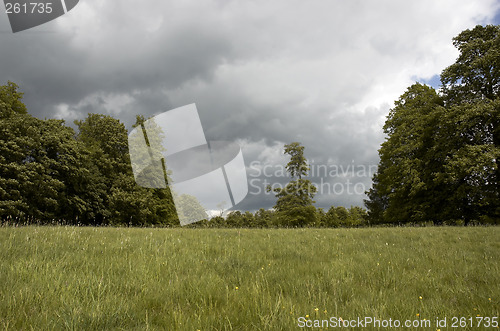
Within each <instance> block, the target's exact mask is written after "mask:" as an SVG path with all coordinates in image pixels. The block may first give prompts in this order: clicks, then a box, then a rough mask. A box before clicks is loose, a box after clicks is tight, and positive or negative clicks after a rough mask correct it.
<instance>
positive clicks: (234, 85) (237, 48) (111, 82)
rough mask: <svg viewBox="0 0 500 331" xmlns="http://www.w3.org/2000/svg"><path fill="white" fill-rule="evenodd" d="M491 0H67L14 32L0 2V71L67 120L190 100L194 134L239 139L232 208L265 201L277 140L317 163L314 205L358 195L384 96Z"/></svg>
mask: <svg viewBox="0 0 500 331" xmlns="http://www.w3.org/2000/svg"><path fill="white" fill-rule="evenodd" d="M499 5H500V3H499V2H498V1H494V0H479V1H470V0H443V1H435V0H422V1H401V0H393V1H333V0H332V1H330V0H322V1H314V0H311V1H303V0H300V1H299V0H272V1H269V0H268V1H260V0H252V1H250V0H248V1H246V0H234V1H231V0H218V1H216V0H213V1H203V0H196V1H195V0H175V1H169V0H162V1H129V0H120V1H104V0H80V3H79V4H78V5H77V6H76V7H75V8H74V9H73V10H71V11H70V12H68V13H67V14H66V15H64V16H62V17H60V18H58V19H56V20H54V21H52V22H49V23H47V24H44V25H41V26H39V27H36V28H33V29H30V30H26V31H23V32H18V33H15V34H13V33H12V32H11V29H10V26H9V22H8V18H7V15H6V14H5V13H4V12H0V78H1V81H0V84H5V83H6V82H7V81H8V80H11V81H14V82H15V83H17V84H18V85H20V87H21V90H22V91H24V92H25V99H24V101H25V103H26V104H27V106H28V110H29V112H30V113H31V114H33V115H35V116H37V117H39V118H62V119H65V120H66V121H67V123H72V122H73V120H75V119H82V118H84V117H85V116H86V114H87V113H89V112H93V113H103V114H110V115H112V116H114V117H116V118H119V119H120V120H121V121H123V123H124V124H125V125H126V127H127V129H130V127H131V125H132V124H133V123H134V119H135V116H136V115H137V114H143V115H145V116H152V115H155V114H159V113H162V112H165V111H167V110H169V109H173V108H176V107H180V106H184V105H187V104H191V103H196V105H197V108H198V111H199V114H200V117H201V121H202V124H203V128H204V130H205V133H206V136H207V139H208V140H229V141H237V142H238V143H239V144H240V145H241V148H242V150H243V155H244V158H245V162H246V165H247V167H248V179H249V183H250V188H249V192H250V193H249V195H248V196H247V198H246V199H245V200H244V201H243V202H242V203H240V205H239V208H240V209H249V210H253V209H256V208H260V207H264V208H269V207H271V206H272V205H273V204H274V201H275V199H274V197H273V196H272V195H265V194H262V193H261V194H257V193H258V191H261V190H263V189H264V187H263V186H264V185H265V183H264V179H267V182H268V183H269V184H275V185H277V184H278V183H285V182H286V181H287V180H288V179H287V178H283V176H281V174H280V172H281V168H280V166H282V165H284V164H286V162H287V159H286V158H285V157H284V156H283V155H282V147H283V144H285V143H289V142H293V141H299V142H301V143H302V144H303V145H304V146H305V148H306V156H307V157H308V159H309V160H310V161H311V163H312V164H314V165H315V166H316V170H318V171H320V169H321V173H317V174H316V175H315V176H313V177H312V180H313V182H315V183H316V184H318V185H319V186H322V188H321V187H320V192H321V194H319V195H318V196H317V199H316V200H317V202H318V203H317V205H318V206H320V207H325V208H327V207H329V206H330V205H332V204H333V205H343V206H346V207H349V206H350V205H360V206H362V204H363V199H364V198H365V196H364V194H363V193H361V192H362V191H363V188H364V189H368V188H369V187H370V184H371V174H370V173H369V171H368V170H369V166H370V165H376V164H377V163H378V154H377V150H378V149H379V147H380V144H381V143H382V141H383V140H384V135H383V132H382V126H383V123H384V120H385V117H386V116H387V114H388V112H389V109H390V107H392V105H393V102H394V100H395V99H397V98H398V97H399V96H400V95H401V94H402V93H403V92H404V91H405V89H406V88H407V87H408V86H410V85H411V84H412V83H413V82H415V81H420V82H423V83H429V84H431V85H433V86H434V87H437V86H438V84H439V81H438V79H437V77H436V75H439V74H440V72H441V71H442V70H443V69H444V68H445V67H446V66H448V65H450V64H452V63H453V62H454V60H455V59H456V57H457V55H458V53H457V51H456V49H455V48H454V47H453V45H452V40H451V39H452V38H453V37H454V36H456V35H457V34H458V33H460V32H461V31H463V30H465V29H468V28H473V27H474V26H475V25H476V24H488V23H496V24H499V23H500V22H499V20H498V17H499V16H498V12H499V9H500V6H499ZM263 167H265V170H266V174H270V175H272V176H271V177H270V178H264V177H265V176H264V173H263ZM325 167H326V168H325ZM348 167H350V168H348ZM325 169H327V170H328V172H327V173H325ZM352 169H355V171H356V172H355V173H353V172H352V171H351V170H352ZM372 170H373V167H372ZM342 171H343V172H344V174H342ZM335 183H339V184H338V185H336V186H335V185H334V184H335ZM349 183H351V184H349ZM326 184H329V185H330V186H329V187H328V185H326ZM349 185H350V186H351V190H350V191H349ZM356 185H357V186H356Z"/></svg>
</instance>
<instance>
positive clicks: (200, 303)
mask: <svg viewBox="0 0 500 331" xmlns="http://www.w3.org/2000/svg"><path fill="white" fill-rule="evenodd" d="M420 297H421V298H420ZM499 311H500V227H475V228H461V227H430V228H371V229H295V230H292V229H290V230H285V229H265V230H258V229H241V230H238V229H181V228H177V229H150V228H142V229H133V228H86V227H31V226H30V227H19V228H14V227H2V228H0V327H1V328H3V329H6V330H20V329H23V330H30V329H35V330H50V329H57V330H59V329H69V330H89V329H90V330H109V329H111V330H112V329H117V330H134V329H135V330H145V329H148V330H294V329H299V327H298V318H299V317H301V316H302V317H305V316H306V315H309V319H312V320H314V319H329V318H330V317H342V318H343V319H353V318H357V317H365V316H371V317H376V318H379V319H389V318H392V319H393V320H394V319H399V320H401V321H404V320H414V319H420V320H423V319H424V318H425V319H428V320H429V319H430V320H431V322H432V328H430V329H429V328H427V330H436V329H437V328H436V327H435V319H436V317H439V318H444V317H447V319H448V324H450V319H451V318H452V317H453V316H457V317H467V318H468V317H474V318H475V317H476V316H477V315H480V316H489V317H493V316H499V315H500V314H499ZM417 314H419V315H418V316H417ZM448 326H450V325H448ZM329 329H330V330H333V329H335V328H329ZM343 329H345V328H343ZM364 329H370V328H369V327H365V328H364ZM388 329H390V328H388ZM403 329H405V328H400V329H399V330H403ZM415 329H419V330H423V329H424V328H415ZM444 329H446V328H444ZM444 329H442V330H444ZM450 329H451V328H450ZM458 329H461V330H463V329H467V328H458ZM458 329H455V330H458ZM469 329H470V328H469ZM474 329H477V328H474ZM493 329H497V328H490V329H489V330H493ZM384 330H386V329H385V328H384Z"/></svg>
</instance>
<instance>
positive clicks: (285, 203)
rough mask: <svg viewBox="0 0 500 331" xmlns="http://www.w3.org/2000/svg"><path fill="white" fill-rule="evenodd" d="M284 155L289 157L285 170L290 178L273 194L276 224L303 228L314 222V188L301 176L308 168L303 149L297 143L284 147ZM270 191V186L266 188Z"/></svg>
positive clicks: (275, 189)
mask: <svg viewBox="0 0 500 331" xmlns="http://www.w3.org/2000/svg"><path fill="white" fill-rule="evenodd" d="M285 154H288V155H290V162H288V164H287V165H286V169H287V171H288V173H289V174H290V176H291V177H292V178H296V179H292V181H290V182H289V183H288V184H287V185H286V186H285V187H284V188H282V187H276V188H274V190H273V191H274V192H275V194H276V197H277V198H278V201H277V202H276V205H275V206H274V209H275V210H276V211H277V213H278V215H277V221H278V224H280V225H284V226H290V227H300V226H305V225H307V224H308V223H315V222H316V215H317V214H316V208H315V207H314V206H313V203H314V200H313V198H314V195H315V194H316V191H317V189H316V187H315V186H314V185H313V184H312V183H311V181H309V180H307V179H303V178H302V177H303V176H306V175H307V172H308V170H309V166H308V164H307V160H306V158H305V157H304V147H303V146H301V145H300V143H298V142H293V143H291V144H288V145H285ZM267 190H268V191H271V186H268V187H267Z"/></svg>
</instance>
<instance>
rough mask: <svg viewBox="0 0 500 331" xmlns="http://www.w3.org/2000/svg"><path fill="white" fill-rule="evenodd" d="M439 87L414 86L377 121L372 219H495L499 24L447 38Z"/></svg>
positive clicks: (498, 206)
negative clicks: (450, 54)
mask: <svg viewBox="0 0 500 331" xmlns="http://www.w3.org/2000/svg"><path fill="white" fill-rule="evenodd" d="M453 43H454V45H455V46H456V47H457V48H458V50H459V51H460V55H459V57H458V59H457V61H456V62H455V63H454V64H452V65H451V66H449V67H448V68H446V69H445V70H444V71H443V73H442V75H441V82H442V89H441V93H439V94H438V93H437V92H436V91H434V90H433V89H432V88H430V87H427V86H425V85H421V84H418V83H417V84H414V85H413V86H411V87H410V88H408V90H407V91H406V92H405V93H404V94H403V95H402V96H401V97H400V99H399V100H398V101H397V102H396V106H395V108H394V109H392V110H391V112H390V114H389V116H388V118H387V121H386V123H385V126H384V132H385V133H386V134H387V137H388V138H387V140H386V141H385V142H384V143H383V144H382V147H381V148H380V150H379V155H380V165H379V169H378V172H377V174H375V176H374V178H373V187H372V189H370V191H369V192H367V193H368V198H369V199H368V200H367V201H366V206H367V207H368V209H369V220H370V221H371V222H374V223H406V222H421V221H434V222H435V223H442V222H448V223H450V222H456V221H461V222H463V223H465V224H468V223H469V222H471V221H476V222H498V221H499V219H500V125H499V124H500V98H499V88H500V85H499V82H500V27H499V26H491V25H489V26H486V27H483V26H476V27H475V28H474V29H472V30H466V31H464V32H462V33H460V34H459V35H458V36H457V37H456V38H454V40H453Z"/></svg>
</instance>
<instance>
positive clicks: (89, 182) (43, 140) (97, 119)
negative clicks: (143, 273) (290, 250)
mask: <svg viewBox="0 0 500 331" xmlns="http://www.w3.org/2000/svg"><path fill="white" fill-rule="evenodd" d="M22 97H23V93H22V92H20V91H19V86H17V85H16V84H15V83H13V82H8V83H7V84H6V85H4V86H0V220H1V221H2V222H8V223H17V224H47V223H56V224H74V225H127V226H179V219H178V216H177V211H176V208H175V205H174V203H173V199H172V196H171V192H170V191H169V189H168V188H167V189H151V188H144V187H141V186H139V185H137V183H136V182H135V180H134V176H133V172H132V168H131V164H130V156H129V149H128V136H127V130H126V128H125V126H124V125H123V123H121V122H120V121H119V120H117V119H115V118H113V117H111V116H108V115H101V114H88V116H87V117H86V118H85V119H84V120H79V121H75V124H76V127H77V130H76V131H75V130H74V129H73V128H71V127H69V126H67V125H65V122H64V120H55V119H45V120H42V119H38V118H36V117H33V116H32V115H30V114H29V113H28V111H27V109H26V106H25V105H24V104H23V102H22ZM143 121H144V117H142V116H138V117H137V123H136V125H140V123H141V122H143ZM287 146H288V147H286V151H287V152H288V153H292V154H293V155H292V161H291V162H290V164H289V166H288V167H289V168H290V171H291V172H292V174H293V175H294V176H295V175H298V176H299V178H298V180H297V181H292V182H291V183H290V184H289V185H288V186H287V187H286V188H285V189H286V190H283V192H277V196H279V197H280V198H279V199H278V204H277V206H276V208H275V209H274V210H264V209H260V210H258V211H257V212H255V213H251V212H248V211H247V212H240V211H233V212H230V213H229V214H228V215H227V216H226V217H222V216H216V217H213V218H211V219H210V220H205V221H202V222H199V224H194V225H193V226H208V225H207V224H209V226H210V227H215V226H219V227H243V226H245V227H284V226H286V227H297V226H328V227H336V226H354V225H360V224H362V223H363V217H364V215H365V211H364V210H363V209H362V208H359V207H352V208H350V209H346V208H344V207H332V208H330V209H329V210H328V211H323V210H322V209H318V210H316V208H315V207H314V206H313V205H312V203H313V201H312V196H313V195H314V194H313V193H314V191H311V192H312V195H311V194H310V195H307V191H308V190H312V189H314V187H313V186H312V185H311V183H310V182H309V181H306V180H304V179H303V178H300V177H302V176H303V175H304V174H305V173H306V172H307V170H308V168H306V167H305V164H306V160H305V158H304V157H303V147H302V146H300V144H299V143H292V144H290V145H287ZM296 158H298V161H297V160H296ZM297 162H298V163H297ZM295 164H297V165H295ZM297 167H298V168H297ZM300 167H304V168H302V169H299V168H300ZM297 171H298V172H297ZM285 192H288V193H286V194H285ZM304 194H305V195H304ZM295 196H297V199H296V198H295Z"/></svg>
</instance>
